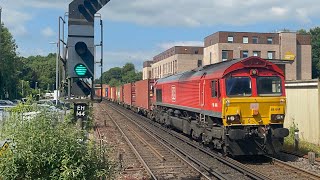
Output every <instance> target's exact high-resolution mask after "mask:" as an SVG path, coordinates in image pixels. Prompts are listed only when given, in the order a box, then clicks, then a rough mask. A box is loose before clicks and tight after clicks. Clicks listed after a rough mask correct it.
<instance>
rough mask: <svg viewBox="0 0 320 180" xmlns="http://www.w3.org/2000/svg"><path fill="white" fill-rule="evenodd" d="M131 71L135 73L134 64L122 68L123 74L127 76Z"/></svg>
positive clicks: (127, 64)
mask: <svg viewBox="0 0 320 180" xmlns="http://www.w3.org/2000/svg"><path fill="white" fill-rule="evenodd" d="M131 71H135V67H134V64H132V63H126V64H125V65H124V66H123V67H122V74H127V73H129V72H131Z"/></svg>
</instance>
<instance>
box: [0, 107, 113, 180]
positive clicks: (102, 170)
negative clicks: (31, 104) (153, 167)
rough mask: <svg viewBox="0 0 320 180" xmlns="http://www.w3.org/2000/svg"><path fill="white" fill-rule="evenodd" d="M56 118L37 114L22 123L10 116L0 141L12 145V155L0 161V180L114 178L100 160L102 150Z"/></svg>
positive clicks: (79, 132) (104, 149) (42, 113)
mask: <svg viewBox="0 0 320 180" xmlns="http://www.w3.org/2000/svg"><path fill="white" fill-rule="evenodd" d="M57 117H59V116H58V115H57V114H55V113H50V112H40V113H39V114H37V115H36V117H35V118H31V119H28V120H26V119H25V120H22V118H21V115H20V114H12V115H11V117H10V118H9V119H8V120H7V121H6V122H5V125H4V126H3V127H2V133H1V135H2V137H0V139H6V138H9V139H11V140H12V141H13V143H11V144H10V149H11V150H12V151H9V152H7V153H5V154H4V155H2V156H1V157H0V179H4V180H5V179H98V178H99V177H108V178H111V177H112V176H113V175H114V165H113V164H112V163H110V162H109V161H108V160H106V159H105V158H104V154H105V152H106V148H105V147H98V146H97V145H96V144H95V142H93V141H88V142H85V141H83V139H85V134H84V132H83V131H80V130H78V129H77V128H75V126H74V125H72V124H69V123H66V122H60V119H58V118H57ZM102 157H103V158H102Z"/></svg>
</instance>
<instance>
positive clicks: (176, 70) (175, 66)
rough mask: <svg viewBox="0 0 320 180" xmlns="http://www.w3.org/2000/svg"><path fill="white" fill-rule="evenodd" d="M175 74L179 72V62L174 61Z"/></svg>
mask: <svg viewBox="0 0 320 180" xmlns="http://www.w3.org/2000/svg"><path fill="white" fill-rule="evenodd" d="M174 72H175V73H177V72H178V62H177V60H174Z"/></svg>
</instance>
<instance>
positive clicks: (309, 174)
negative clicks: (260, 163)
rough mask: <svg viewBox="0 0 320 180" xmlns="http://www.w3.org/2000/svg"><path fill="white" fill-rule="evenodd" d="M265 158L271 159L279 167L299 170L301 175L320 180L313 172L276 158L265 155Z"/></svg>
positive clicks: (319, 176)
mask: <svg viewBox="0 0 320 180" xmlns="http://www.w3.org/2000/svg"><path fill="white" fill-rule="evenodd" d="M265 156H266V157H268V158H271V159H272V161H273V163H274V164H278V165H279V166H283V167H287V168H290V169H293V170H297V171H298V172H299V173H300V174H304V175H305V176H308V177H310V178H312V179H320V175H318V174H315V173H313V172H310V171H307V170H304V169H301V168H299V167H296V166H294V165H291V164H289V163H286V162H284V161H281V160H279V159H276V158H274V157H271V156H267V155H265ZM298 172H297V173H298Z"/></svg>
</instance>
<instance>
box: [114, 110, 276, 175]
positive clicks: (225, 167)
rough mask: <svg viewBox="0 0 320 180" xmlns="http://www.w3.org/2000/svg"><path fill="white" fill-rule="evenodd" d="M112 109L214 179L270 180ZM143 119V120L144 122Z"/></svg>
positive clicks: (156, 125)
mask: <svg viewBox="0 0 320 180" xmlns="http://www.w3.org/2000/svg"><path fill="white" fill-rule="evenodd" d="M109 106H110V107H111V108H113V109H114V110H115V111H118V112H119V113H121V114H122V115H123V116H125V117H126V118H127V119H132V120H134V122H135V123H136V124H139V126H141V128H143V129H146V130H148V131H149V132H151V133H152V134H153V135H155V136H157V138H158V139H162V141H164V142H165V143H166V144H168V146H171V147H172V148H174V149H175V150H176V151H178V152H179V153H180V154H181V155H182V156H184V157H186V158H188V159H189V161H191V162H192V163H193V164H195V165H196V166H198V167H199V168H201V169H203V171H205V172H206V173H207V174H208V175H210V176H211V177H212V178H217V179H270V178H268V176H265V175H264V174H262V173H259V172H258V171H255V170H253V169H250V168H248V167H247V166H244V165H243V164H241V163H239V162H237V161H235V160H233V159H231V158H225V157H222V156H221V154H217V153H213V152H212V151H211V150H209V149H208V148H205V147H201V146H199V144H198V143H196V142H192V141H190V139H189V138H186V137H184V136H181V135H180V134H178V133H175V132H173V131H171V130H169V129H167V128H164V127H162V126H161V125H159V124H157V123H154V122H153V121H151V120H149V119H147V118H144V117H142V116H139V115H137V114H135V113H133V112H132V111H129V110H126V109H123V108H121V107H119V106H116V105H114V104H109ZM142 119H143V120H142Z"/></svg>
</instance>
